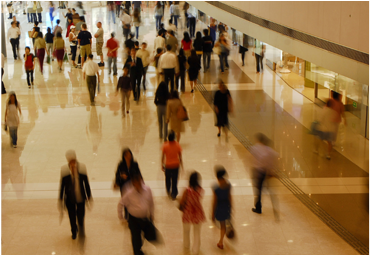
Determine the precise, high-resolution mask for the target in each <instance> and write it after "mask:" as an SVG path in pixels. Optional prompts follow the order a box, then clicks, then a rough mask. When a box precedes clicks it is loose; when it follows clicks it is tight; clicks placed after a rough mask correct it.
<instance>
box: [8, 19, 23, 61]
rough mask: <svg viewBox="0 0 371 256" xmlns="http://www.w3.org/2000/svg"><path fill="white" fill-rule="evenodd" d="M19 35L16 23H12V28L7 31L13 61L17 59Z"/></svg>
mask: <svg viewBox="0 0 371 256" xmlns="http://www.w3.org/2000/svg"><path fill="white" fill-rule="evenodd" d="M20 34H21V31H20V30H19V28H18V27H17V23H16V22H14V21H13V22H12V26H11V27H10V28H9V30H8V38H9V39H10V43H11V45H12V50H13V57H14V60H16V59H17V52H18V48H19V36H20Z"/></svg>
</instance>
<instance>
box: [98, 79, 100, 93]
mask: <svg viewBox="0 0 371 256" xmlns="http://www.w3.org/2000/svg"><path fill="white" fill-rule="evenodd" d="M98 93H100V82H99V81H98Z"/></svg>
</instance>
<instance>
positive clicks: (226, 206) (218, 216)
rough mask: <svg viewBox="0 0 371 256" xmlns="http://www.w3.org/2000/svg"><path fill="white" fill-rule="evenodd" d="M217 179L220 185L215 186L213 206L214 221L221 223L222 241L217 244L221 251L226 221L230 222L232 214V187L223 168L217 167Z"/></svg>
mask: <svg viewBox="0 0 371 256" xmlns="http://www.w3.org/2000/svg"><path fill="white" fill-rule="evenodd" d="M215 170H216V178H217V179H218V184H215V185H214V186H213V206H212V215H211V216H212V217H211V219H212V221H213V222H215V220H217V221H219V222H220V239H219V242H218V244H217V246H218V248H219V249H223V248H224V245H223V240H224V235H225V233H226V229H227V227H226V221H227V220H230V218H231V213H232V195H231V189H232V186H231V184H230V183H229V181H228V180H227V179H226V177H225V176H226V174H227V171H226V170H225V169H224V167H223V166H216V167H215Z"/></svg>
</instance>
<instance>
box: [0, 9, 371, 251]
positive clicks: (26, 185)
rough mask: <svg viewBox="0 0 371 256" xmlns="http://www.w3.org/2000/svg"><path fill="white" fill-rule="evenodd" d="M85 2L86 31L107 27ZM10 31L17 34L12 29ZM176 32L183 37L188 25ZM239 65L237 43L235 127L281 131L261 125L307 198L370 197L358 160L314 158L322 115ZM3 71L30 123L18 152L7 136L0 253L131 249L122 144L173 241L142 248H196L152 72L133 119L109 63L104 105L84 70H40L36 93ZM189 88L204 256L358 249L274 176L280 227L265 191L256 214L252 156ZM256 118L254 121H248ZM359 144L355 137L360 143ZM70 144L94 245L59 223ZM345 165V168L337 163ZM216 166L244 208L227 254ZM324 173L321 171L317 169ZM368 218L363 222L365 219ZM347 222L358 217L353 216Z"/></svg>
mask: <svg viewBox="0 0 371 256" xmlns="http://www.w3.org/2000/svg"><path fill="white" fill-rule="evenodd" d="M84 5H85V7H86V10H87V15H86V17H87V23H88V28H89V30H90V31H92V32H95V31H96V28H95V25H94V24H95V23H96V21H97V19H98V17H99V15H102V16H101V18H102V19H103V20H104V21H107V17H105V14H104V13H105V10H106V7H99V3H98V2H93V3H87V2H84ZM152 5H153V3H150V8H149V9H147V7H146V6H145V7H144V12H143V14H142V15H143V26H141V27H140V31H141V35H140V37H139V39H140V41H142V40H146V41H147V42H148V43H149V48H150V51H152V49H153V40H154V38H155V29H154V16H153V6H152ZM46 8H47V3H45V6H44V9H46ZM165 13H166V16H165V20H166V19H168V18H169V16H168V13H169V10H168V8H167V9H166V10H165ZM57 15H58V17H59V18H60V19H61V23H62V24H64V23H65V20H64V18H63V17H62V12H61V11H58V13H57ZM44 18H45V19H44V20H45V21H46V23H45V25H46V26H48V25H50V21H49V20H48V18H47V17H46V15H45V17H44ZM182 18H183V21H184V17H182ZM19 20H20V21H21V26H22V29H23V30H22V32H23V34H25V31H28V30H31V24H27V23H26V20H25V16H19ZM45 25H44V24H42V26H41V27H42V31H45V30H46V26H45ZM5 26H6V29H8V27H9V24H8V23H6V24H5ZM103 28H104V30H105V34H104V38H105V39H108V38H109V33H110V32H111V31H113V30H115V31H117V39H118V40H120V42H121V45H122V42H123V41H122V33H121V28H120V26H119V25H118V24H116V25H115V26H114V25H113V24H110V25H107V23H106V22H103ZM200 28H202V24H198V25H197V30H199V29H200ZM23 34H22V35H23ZM178 34H179V35H182V30H181V29H180V31H178ZM25 37H26V36H25ZM179 38H180V37H179ZM27 39H28V38H24V41H22V42H21V49H22V48H24V46H25V45H26V44H28V43H29V40H27ZM94 44H95V43H94V42H93V45H94ZM7 49H8V56H12V55H11V50H10V49H9V47H8V48H7ZM105 53H106V51H105ZM122 58H123V56H122V55H120V58H119V67H122ZM212 59H213V62H212V66H213V67H214V68H213V69H212V70H211V72H210V73H206V74H203V73H201V75H200V76H201V79H202V81H204V82H205V83H204V84H205V86H206V87H207V88H209V89H214V88H215V86H216V85H215V84H213V83H214V82H215V80H216V79H217V78H218V73H217V71H216V69H217V63H218V58H217V57H216V56H213V57H212ZM239 63H240V62H239V55H238V54H237V48H236V47H234V48H233V50H232V52H231V55H230V69H229V71H226V72H225V74H224V75H223V76H221V78H222V79H223V80H224V81H225V82H226V83H227V84H228V86H229V89H230V90H231V93H232V97H233V98H234V100H235V104H236V110H237V112H236V116H235V117H232V120H233V122H237V120H239V119H241V120H240V121H241V123H240V124H239V125H240V127H241V128H240V129H241V131H243V132H244V133H245V134H246V135H247V136H251V135H252V134H253V133H254V132H255V131H256V130H257V128H258V126H259V125H261V124H263V125H262V126H261V128H262V129H263V128H264V127H267V126H273V125H275V126H274V129H264V132H267V134H268V135H269V136H272V137H273V136H276V137H275V144H276V149H277V150H278V151H279V153H280V155H281V157H282V158H281V160H282V161H281V162H282V164H283V166H284V167H285V168H287V170H286V172H287V171H288V172H289V174H290V177H291V179H292V180H293V181H294V182H295V183H296V184H298V186H299V187H300V188H301V189H302V190H303V191H304V192H306V193H309V194H311V195H312V196H313V195H316V196H317V197H314V198H315V199H318V201H320V200H322V197H323V196H327V195H330V196H333V195H335V196H338V197H339V198H341V196H343V195H344V194H345V195H346V196H348V197H350V198H351V199H349V200H353V198H352V197H351V196H352V195H355V196H356V197H358V194H362V195H368V188H367V187H368V186H367V184H368V175H367V174H365V172H363V173H362V172H361V171H360V168H358V167H357V168H358V169H357V168H353V167H352V166H351V162H350V161H349V160H347V159H345V158H341V155H340V154H339V155H338V156H337V155H336V156H334V159H335V160H334V159H333V160H331V162H329V161H327V160H325V159H323V157H321V156H313V155H312V154H309V153H308V151H309V149H310V145H311V139H310V137H309V136H307V135H305V127H306V128H308V126H307V125H308V124H310V122H311V121H312V120H313V113H314V112H315V111H316V110H315V107H313V104H309V103H308V102H307V101H306V100H305V99H303V97H302V96H300V95H299V94H295V92H293V90H292V89H291V88H289V87H288V86H287V85H286V84H284V83H283V82H282V81H281V80H280V78H278V77H277V76H275V75H274V74H273V73H271V72H269V71H267V70H265V71H264V73H263V74H261V75H256V74H255V70H254V59H253V57H252V56H249V55H247V57H246V66H245V67H243V68H241V66H240V64H239ZM4 69H5V75H4V83H5V86H6V88H7V90H8V91H11V90H14V91H15V92H16V93H17V96H18V100H19V102H20V104H21V106H22V114H23V117H22V119H21V125H20V127H19V130H18V138H19V140H18V145H19V146H18V148H17V149H13V148H11V147H10V146H9V138H8V134H6V133H5V132H4V131H3V130H2V253H3V254H77V253H84V254H132V248H131V245H130V232H129V230H128V228H127V226H121V225H120V223H119V221H118V219H117V213H116V206H117V202H118V199H119V195H118V193H117V192H114V191H113V190H112V188H111V186H112V180H113V177H114V172H115V170H116V168H117V163H118V161H119V159H120V155H121V149H122V148H123V147H125V146H128V147H130V148H131V149H132V151H133V154H134V157H135V159H136V160H137V161H138V162H139V166H140V168H141V171H142V173H143V176H144V179H145V182H146V184H148V185H149V186H150V187H151V188H152V190H153V194H154V197H155V202H156V213H155V224H156V226H157V228H158V229H159V230H160V231H161V233H162V235H163V237H164V240H165V246H162V247H158V248H155V247H153V246H152V245H150V244H148V243H145V245H144V251H145V252H146V253H150V254H184V253H189V252H184V251H183V247H182V224H181V218H180V212H179V210H178V209H177V207H176V205H175V203H174V202H172V201H169V200H168V199H167V198H166V192H165V188H164V175H163V172H162V171H161V169H160V166H161V165H160V157H161V155H160V147H161V145H162V141H161V140H159V139H158V124H157V115H156V107H155V105H154V104H153V100H154V97H153V95H154V91H155V88H156V82H155V73H154V69H153V67H151V68H150V70H149V76H148V78H147V82H148V85H147V91H146V92H143V94H142V96H141V101H140V102H139V103H138V104H137V103H135V102H134V101H131V109H130V114H129V115H128V116H127V117H126V118H124V119H122V118H121V113H120V104H121V102H120V97H118V96H115V89H116V84H117V79H118V78H117V77H113V76H112V75H111V76H110V75H108V69H107V67H105V68H101V74H102V78H101V79H102V82H101V93H99V94H98V95H97V96H96V101H97V106H95V107H91V106H90V105H89V99H88V92H87V89H86V85H85V81H84V80H83V79H82V74H81V70H79V69H74V68H71V66H70V65H69V64H65V66H64V70H63V72H61V73H59V72H58V71H57V64H56V63H55V62H54V63H52V64H51V65H47V64H46V65H45V71H44V74H43V75H41V74H40V71H39V68H38V67H36V71H35V88H34V89H31V90H29V89H28V88H27V85H26V81H25V79H26V76H25V74H24V73H23V64H22V62H21V61H15V62H14V61H13V60H12V58H8V59H7V60H6V62H5V68H4ZM121 72H122V71H121V70H120V71H119V74H121ZM201 72H203V70H202V71H201ZM214 78H215V80H214ZM207 81H209V84H207V83H206V82H207ZM210 83H211V84H210ZM189 91H190V87H189V83H187V88H186V93H184V94H182V95H181V98H182V101H183V103H184V104H185V106H186V108H187V110H188V113H189V115H190V120H189V121H188V122H187V124H186V132H185V133H184V134H183V135H182V139H181V146H182V148H183V151H184V154H183V158H184V166H185V169H186V170H185V172H184V173H183V174H182V175H181V176H180V181H179V187H181V189H184V187H185V186H186V185H187V183H188V181H187V179H188V177H189V172H190V171H191V170H193V169H195V170H197V171H199V172H200V174H201V175H202V186H203V187H204V189H205V192H206V195H205V198H204V200H203V205H204V208H205V213H206V216H207V219H208V220H207V222H206V223H205V224H204V225H203V228H202V245H201V252H202V254H221V253H223V254H357V251H355V250H354V249H353V248H352V247H351V246H350V245H348V244H347V243H345V242H344V241H343V240H342V239H341V238H340V237H339V236H338V235H336V234H335V233H334V232H333V231H332V230H331V229H329V228H328V227H327V226H326V225H325V224H324V223H322V222H321V221H320V220H319V219H318V218H317V217H316V216H315V215H314V214H313V213H312V212H310V210H308V209H307V208H306V207H305V206H303V205H302V204H301V203H300V202H299V201H298V200H297V199H296V198H295V197H294V196H293V195H292V194H291V192H290V191H289V190H288V189H287V188H286V187H284V186H283V185H282V184H281V183H280V182H279V181H277V180H273V181H271V183H270V187H271V189H272V191H273V193H274V194H276V195H277V197H278V199H279V203H280V210H279V212H280V218H281V220H280V222H278V223H276V222H275V221H274V217H273V211H272V205H271V202H270V198H269V197H268V195H264V197H263V214H262V215H256V214H254V213H252V212H251V207H252V205H253V193H252V192H253V191H252V185H251V184H252V181H251V177H250V172H249V170H250V162H249V160H248V159H249V156H250V154H249V152H248V151H247V150H246V149H245V148H244V147H243V146H242V145H241V144H240V143H239V141H238V140H237V139H236V138H235V137H234V136H233V135H231V134H230V135H229V138H228V140H226V138H225V137H224V135H222V137H221V138H218V137H217V136H216V133H217V130H216V128H215V127H214V113H213V111H212V109H211V108H210V106H209V105H208V104H207V102H206V101H205V100H204V98H203V97H202V95H201V94H200V93H199V92H197V91H196V92H195V93H194V94H191V93H190V92H189ZM293 95H295V97H293ZM6 99H7V95H2V118H4V111H5V101H6ZM272 99H273V100H272ZM277 104H278V105H277ZM248 115H251V117H248V118H246V117H247V116H248ZM239 117H240V118H239ZM2 120H3V119H2ZM303 123H304V124H303ZM295 125H296V127H297V128H296V129H295V128H294V127H295ZM302 125H304V126H305V127H302ZM278 129H286V130H285V131H286V132H287V133H288V134H289V136H290V138H291V136H292V137H294V138H295V143H294V144H293V145H294V146H299V147H300V148H299V149H297V148H295V150H294V147H291V146H290V147H289V146H288V144H289V143H292V142H291V141H289V140H288V139H286V137H287V136H286V137H284V136H283V135H282V136H279V134H278V133H277V132H276V130H278ZM348 134H349V133H348ZM348 139H351V136H348ZM359 141H360V140H356V139H353V141H352V143H357V142H359ZM359 144H360V143H359ZM70 148H73V149H75V150H76V152H77V158H78V159H79V160H80V161H81V162H83V163H85V164H86V166H87V170H88V175H89V180H90V182H91V187H92V194H93V197H94V199H95V203H94V207H93V209H92V210H91V211H87V213H86V218H85V221H86V233H87V235H86V239H85V240H83V239H80V238H78V239H77V241H73V240H72V239H71V234H70V228H69V223H68V219H67V216H66V215H65V216H64V218H63V220H62V222H61V223H60V216H59V212H58V210H57V205H56V204H57V202H56V201H57V195H58V188H59V179H60V167H61V166H62V165H64V164H65V163H66V159H65V157H64V154H65V152H66V150H68V149H70ZM303 148H305V149H303ZM307 148H308V149H307ZM356 148H357V150H358V151H355V152H354V154H355V155H356V157H357V159H356V161H354V162H357V161H358V163H361V164H358V163H357V165H358V166H360V165H362V164H364V161H366V157H364V156H363V155H362V154H358V153H359V152H361V151H362V152H363V153H364V154H365V155H366V153H365V152H368V151H367V150H368V144H367V145H364V146H363V147H360V146H359V145H358V146H357V147H356ZM294 157H295V159H298V160H296V162H295V161H293V158H294ZM290 159H291V160H290ZM344 159H345V160H344ZM349 159H352V158H351V157H349ZM346 160H347V161H348V162H347V161H346ZM352 161H353V160H352ZM367 161H368V156H367ZM336 163H337V164H338V166H334V165H336ZM215 164H223V165H224V166H225V167H226V169H227V171H228V174H229V178H230V181H231V183H232V185H233V189H232V191H233V199H234V201H235V211H234V214H233V221H234V224H235V228H236V233H237V239H236V240H235V241H226V246H225V249H224V251H220V250H219V249H218V248H217V247H216V243H217V238H218V232H219V231H218V230H217V229H216V227H215V226H214V224H213V223H212V222H211V221H210V216H209V215H210V211H211V186H212V184H213V183H215V175H214V173H213V166H214V165H215ZM342 165H344V166H348V168H353V169H354V172H355V173H356V174H357V175H352V173H350V172H349V170H345V168H344V170H343V169H341V166H342ZM317 166H320V167H321V170H323V171H320V170H317V169H316V167H317ZM361 168H362V167H361ZM338 170H342V171H341V172H338ZM343 173H344V175H343ZM333 198H334V197H329V198H326V197H325V200H332V201H333V202H334V203H335V205H331V209H334V210H335V211H336V210H337V208H336V207H338V205H340V204H341V199H338V200H333ZM359 200H360V201H359V202H360V203H359V204H358V203H357V204H356V205H357V207H358V209H361V210H362V209H363V208H362V207H361V206H358V205H360V204H361V202H362V201H361V199H359ZM336 202H339V203H338V204H336ZM320 203H321V204H322V201H321V202H320ZM349 207H354V205H349ZM331 209H329V211H331ZM343 210H344V211H343V212H344V215H341V214H340V215H341V216H340V217H342V216H348V215H347V214H348V212H347V211H346V209H343ZM361 210H360V211H361ZM363 210H364V209H363ZM362 218H364V216H363V215H362V216H361V215H360V216H359V217H356V219H362ZM346 220H347V221H349V218H348V219H346ZM359 223H365V222H358V223H357V225H358V224H359ZM346 225H348V226H347V227H349V230H351V229H352V228H351V227H352V225H353V224H352V223H350V222H348V223H345V224H344V226H346ZM353 229H354V227H353ZM354 232H356V233H357V232H358V233H359V234H360V236H362V237H365V234H364V229H362V230H361V231H360V230H358V229H354Z"/></svg>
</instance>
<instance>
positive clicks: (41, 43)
mask: <svg viewBox="0 0 371 256" xmlns="http://www.w3.org/2000/svg"><path fill="white" fill-rule="evenodd" d="M34 47H35V48H36V49H37V59H38V60H39V64H40V72H41V74H43V66H44V58H45V51H46V42H45V39H44V38H43V33H42V32H40V33H38V35H37V39H36V41H35V44H34Z"/></svg>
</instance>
